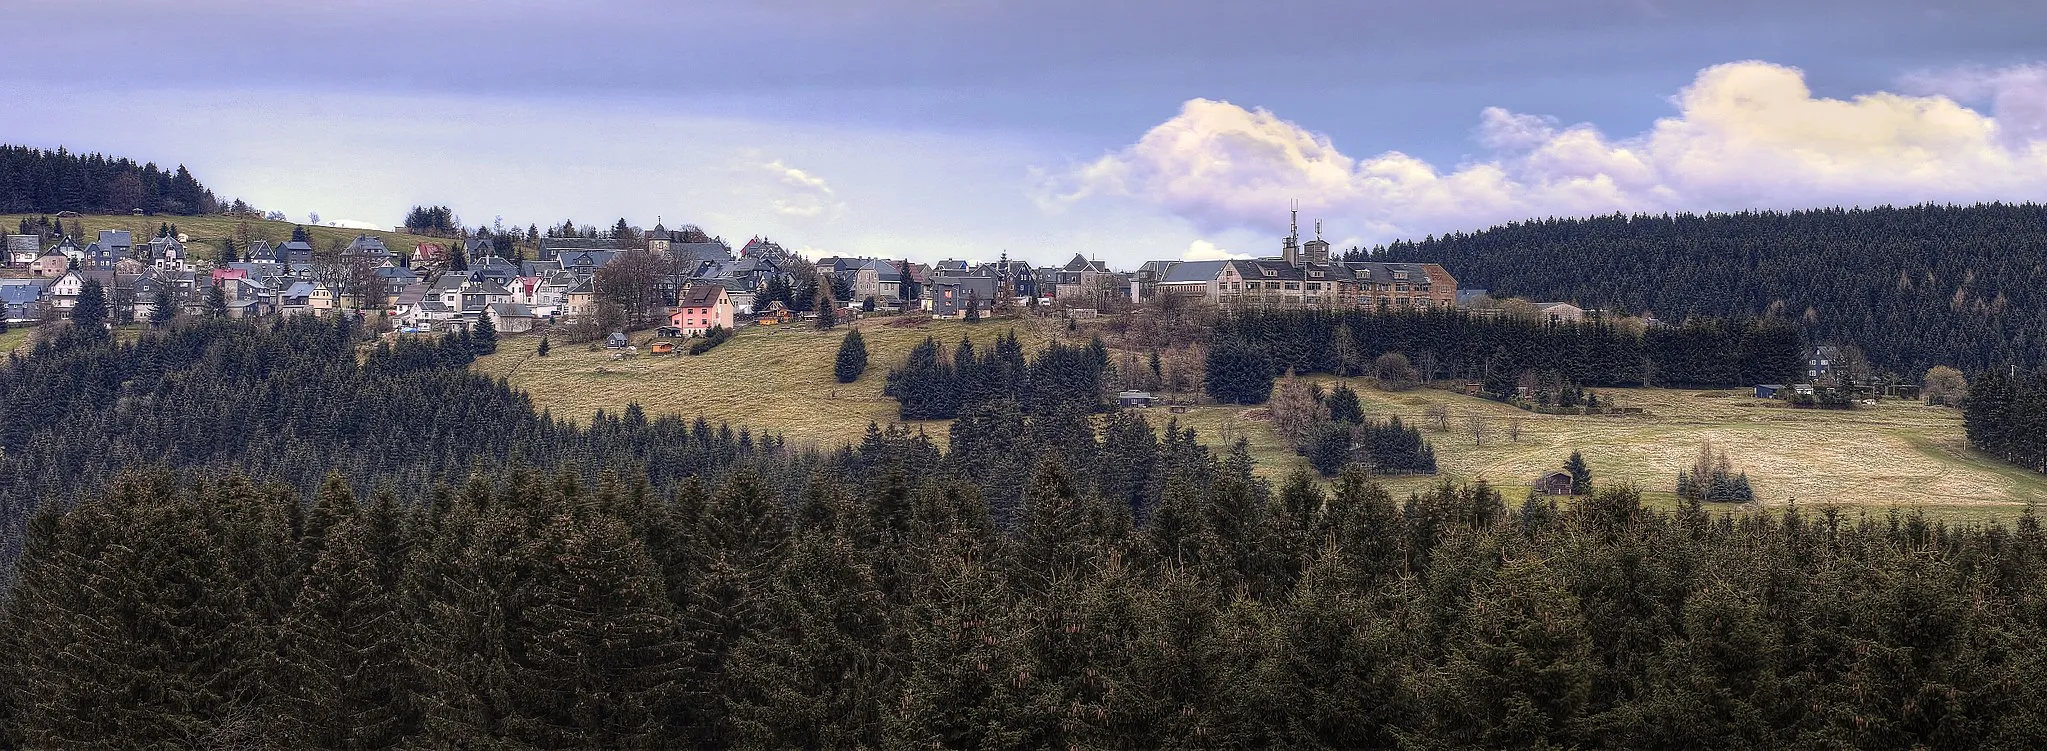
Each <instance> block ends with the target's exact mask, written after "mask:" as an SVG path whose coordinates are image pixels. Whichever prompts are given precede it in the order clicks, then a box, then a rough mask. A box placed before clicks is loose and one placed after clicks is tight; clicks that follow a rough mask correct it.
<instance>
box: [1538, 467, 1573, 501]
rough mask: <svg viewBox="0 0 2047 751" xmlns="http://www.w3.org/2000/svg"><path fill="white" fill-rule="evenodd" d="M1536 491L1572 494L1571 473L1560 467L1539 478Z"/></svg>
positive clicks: (1549, 493)
mask: <svg viewBox="0 0 2047 751" xmlns="http://www.w3.org/2000/svg"><path fill="white" fill-rule="evenodd" d="M1535 492H1537V493H1541V494H1543V495H1570V494H1571V473H1569V472H1565V471H1563V470H1561V469H1559V470H1556V471H1553V472H1550V473H1549V474H1546V475H1543V476H1542V477H1539V478H1537V479H1536V480H1535Z"/></svg>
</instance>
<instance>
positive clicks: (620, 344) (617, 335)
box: [604, 331, 626, 349]
mask: <svg viewBox="0 0 2047 751" xmlns="http://www.w3.org/2000/svg"><path fill="white" fill-rule="evenodd" d="M604 348H605V349H625V348H626V339H625V332H623V331H613V332H611V335H610V336H607V337H604Z"/></svg>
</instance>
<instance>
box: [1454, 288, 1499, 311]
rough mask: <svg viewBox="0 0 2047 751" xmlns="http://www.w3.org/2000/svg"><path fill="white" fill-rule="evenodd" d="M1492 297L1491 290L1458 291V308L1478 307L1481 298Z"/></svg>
mask: <svg viewBox="0 0 2047 751" xmlns="http://www.w3.org/2000/svg"><path fill="white" fill-rule="evenodd" d="M1491 297H1492V295H1491V294H1490V291H1489V290H1483V289H1460V290H1457V307H1460V308H1469V307H1471V306H1473V305H1477V304H1478V303H1479V298H1491Z"/></svg>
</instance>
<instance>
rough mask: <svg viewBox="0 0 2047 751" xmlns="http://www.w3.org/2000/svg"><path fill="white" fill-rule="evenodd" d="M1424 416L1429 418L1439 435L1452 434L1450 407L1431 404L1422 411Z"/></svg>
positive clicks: (1430, 423)
mask: <svg viewBox="0 0 2047 751" xmlns="http://www.w3.org/2000/svg"><path fill="white" fill-rule="evenodd" d="M1422 415H1423V416H1424V417H1427V418H1428V423H1429V425H1430V426H1432V427H1434V428H1435V429H1436V432H1438V433H1448V432H1450V408H1449V407H1447V406H1444V405H1441V404H1431V405H1429V406H1428V407H1427V408H1424V409H1423V410H1422Z"/></svg>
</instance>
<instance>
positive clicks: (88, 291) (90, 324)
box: [71, 279, 107, 335]
mask: <svg viewBox="0 0 2047 751" xmlns="http://www.w3.org/2000/svg"><path fill="white" fill-rule="evenodd" d="M71 324H72V325H73V326H75V327H77V328H78V330H79V331H81V332H84V333H86V334H88V335H97V334H104V333H106V329H107V289H106V287H103V286H100V283H99V280H98V279H87V280H86V281H85V286H84V287H83V288H81V289H80V290H79V292H78V302H77V303H76V304H74V305H72V307H71Z"/></svg>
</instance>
